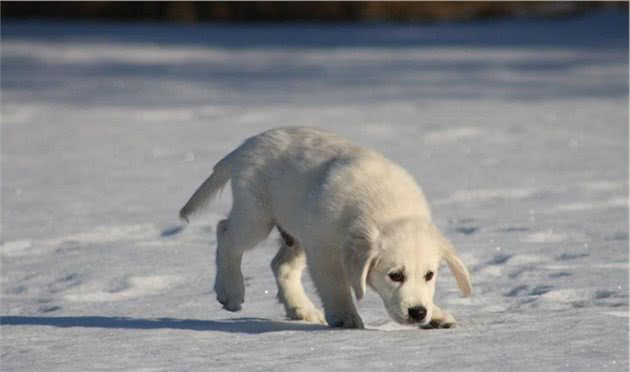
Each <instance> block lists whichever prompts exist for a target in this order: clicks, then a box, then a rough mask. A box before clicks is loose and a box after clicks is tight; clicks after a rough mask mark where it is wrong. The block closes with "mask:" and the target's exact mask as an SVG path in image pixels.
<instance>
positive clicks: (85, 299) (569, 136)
mask: <svg viewBox="0 0 630 372" xmlns="http://www.w3.org/2000/svg"><path fill="white" fill-rule="evenodd" d="M627 30H628V18H627V15H625V14H622V13H604V14H596V15H590V16H586V17H582V18H569V19H558V20H517V21H515V20H507V21H496V22H480V23H469V24H458V25H448V24H446V25H428V26H413V25H405V26H387V25H371V26H350V25H345V26H336V25H329V26H314V25H309V26H295V25H284V26H262V25H259V26H234V25H225V26H216V25H215V26H207V25H206V26H183V25H179V26H177V25H151V24H145V25H124V24H88V23H86V24H81V23H78V24H69V23H38V22H19V23H16V22H4V23H3V24H2V50H1V51H2V58H1V63H2V69H1V72H2V86H1V87H2V111H1V114H2V132H1V134H2V150H1V155H2V158H1V161H2V189H1V191H2V205H1V207H2V240H1V243H0V257H1V260H2V261H1V262H2V267H1V282H0V284H1V306H0V315H1V318H0V323H1V326H0V331H1V336H2V340H1V346H2V350H1V359H0V363H1V366H0V368H1V369H2V370H3V371H10V370H19V371H24V370H46V371H48V370H63V371H68V370H76V371H83V370H95V369H117V370H120V369H125V370H126V369H133V370H147V371H148V370H169V371H170V370H226V371H228V370H229V371H234V370H264V371H267V370H271V369H274V370H281V371H282V370H284V371H309V370H363V369H383V370H409V371H412V370H413V371H416V370H443V369H446V370H457V371H460V370H567V371H573V370H602V369H606V368H607V369H609V370H619V371H627V370H628V269H629V267H628V107H627V104H628V36H627V35H628V34H627V32H628V31H627ZM290 125H307V126H315V127H321V128H326V129H329V130H333V131H335V132H338V133H339V134H342V135H344V136H347V137H349V138H351V139H353V140H354V141H355V142H357V143H360V144H363V145H366V146H370V147H372V148H374V149H377V150H380V151H381V152H383V153H385V154H386V155H387V156H388V157H390V158H392V159H394V160H395V161H397V162H399V163H401V164H402V165H403V166H405V167H406V168H407V169H409V170H410V172H411V173H412V174H413V175H414V176H415V177H416V178H417V179H418V180H419V182H420V184H421V185H422V186H423V187H424V189H425V191H426V193H427V195H428V197H429V201H430V202H431V204H432V206H433V211H434V215H435V218H436V223H437V224H438V225H439V226H440V227H441V228H442V229H443V230H444V231H445V233H446V234H447V236H448V237H449V238H450V239H451V240H452V241H453V242H454V244H455V245H456V246H457V248H458V249H459V251H460V252H461V255H462V257H463V259H464V261H465V262H466V263H467V264H468V265H469V268H470V271H471V275H472V280H473V285H474V295H473V297H472V298H471V299H463V298H461V297H460V295H459V294H458V292H457V288H456V286H455V284H454V280H453V279H452V277H451V276H450V275H449V274H446V273H447V270H446V269H443V270H444V273H445V274H444V275H441V276H440V281H439V282H438V291H437V295H436V302H437V303H438V304H440V305H441V306H442V307H443V308H446V309H448V310H450V311H451V312H452V313H453V314H454V315H455V317H456V318H457V319H458V321H459V324H458V327H457V328H455V329H449V330H432V331H424V330H417V329H410V328H404V327H401V326H397V325H395V324H393V323H392V322H391V321H390V320H389V319H388V317H387V315H386V313H385V310H384V309H383V306H382V304H381V303H380V300H379V299H378V298H377V297H376V295H374V294H373V293H371V294H370V295H368V296H367V298H365V299H364V300H363V301H361V303H360V304H359V308H360V311H361V313H362V315H363V317H364V320H365V321H366V322H367V324H368V328H369V329H368V330H365V331H351V330H333V329H329V328H326V327H322V326H316V325H310V324H305V323H299V322H289V321H286V320H285V319H284V313H283V309H282V307H281V306H280V305H279V304H277V302H276V300H275V285H274V280H273V277H272V275H271V272H270V270H269V266H268V264H269V261H270V259H271V257H272V256H273V254H274V247H275V246H276V243H275V235H274V236H272V237H270V239H269V240H268V241H267V242H266V243H264V244H261V246H260V247H258V248H257V249H256V250H254V251H252V252H251V253H250V254H249V255H247V256H246V258H245V262H244V273H245V276H246V302H245V304H244V308H243V310H242V312H240V313H228V312H226V311H224V310H221V306H220V305H219V304H218V303H217V302H215V300H214V293H213V291H212V285H213V277H214V248H215V243H216V242H215V237H214V232H213V231H214V225H215V223H216V221H217V220H218V219H219V218H221V217H222V216H224V215H225V214H226V212H227V211H228V209H229V203H230V195H229V192H226V193H224V195H223V197H222V198H221V199H220V200H217V201H216V202H215V203H214V204H213V205H212V207H211V208H210V209H209V213H208V214H207V215H206V216H204V217H202V218H199V219H198V220H197V221H196V223H193V224H192V225H189V226H187V227H181V226H182V225H181V224H180V223H179V221H178V219H177V212H178V209H179V207H180V206H181V205H182V204H183V203H184V202H185V201H186V199H187V198H188V197H189V196H190V194H191V193H192V191H193V190H194V189H195V188H196V187H197V186H198V185H199V184H200V183H201V181H202V180H203V179H205V177H206V176H207V175H208V174H209V172H210V169H211V167H212V165H213V163H214V162H215V161H216V160H218V159H219V158H220V157H221V156H222V155H224V154H225V153H226V152H228V151H230V150H231V149H233V148H234V147H235V146H236V145H238V144H239V143H240V142H241V141H242V140H243V139H244V138H245V137H246V136H249V135H252V134H255V133H257V132H260V131H262V130H264V129H267V128H271V127H277V126H290ZM308 289H309V291H310V292H311V293H313V292H312V286H311V285H308ZM313 298H315V297H314V294H313Z"/></svg>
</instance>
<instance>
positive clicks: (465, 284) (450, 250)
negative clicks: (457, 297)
mask: <svg viewBox="0 0 630 372" xmlns="http://www.w3.org/2000/svg"><path fill="white" fill-rule="evenodd" d="M432 230H433V231H434V234H435V236H436V237H437V239H438V241H439V244H440V246H441V248H442V254H443V257H444V259H445V260H446V263H447V264H448V268H449V270H451V273H453V275H454V276H455V280H456V281H457V286H458V287H459V290H460V291H462V294H463V295H464V297H469V296H470V295H471V294H472V284H471V283H470V275H469V274H468V269H466V265H464V263H463V262H462V260H461V259H460V258H459V256H457V252H456V251H455V248H454V247H453V245H452V244H451V242H449V241H448V239H446V238H445V237H444V236H443V235H442V233H440V231H439V230H438V229H437V228H436V227H435V226H432Z"/></svg>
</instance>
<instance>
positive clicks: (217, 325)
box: [0, 316, 331, 334]
mask: <svg viewBox="0 0 630 372" xmlns="http://www.w3.org/2000/svg"><path fill="white" fill-rule="evenodd" d="M0 325H1V326H49V327H58V328H74V327H80V328H104V329H177V330H188V331H210V332H212V331H214V332H228V333H249V334H260V333H268V332H280V331H322V330H330V329H331V328H329V327H327V326H324V325H320V324H307V323H300V322H289V321H286V322H283V321H273V320H269V319H263V318H236V319H225V320H198V319H175V318H154V319H142V318H129V317H108V316H65V317H38V316H2V317H0Z"/></svg>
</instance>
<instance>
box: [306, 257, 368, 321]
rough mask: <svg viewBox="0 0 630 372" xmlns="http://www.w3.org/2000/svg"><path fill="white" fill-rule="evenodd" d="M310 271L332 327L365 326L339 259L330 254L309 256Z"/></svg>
mask: <svg viewBox="0 0 630 372" xmlns="http://www.w3.org/2000/svg"><path fill="white" fill-rule="evenodd" d="M308 266H309V271H310V274H311V278H312V279H313V283H314V284H315V287H316V288H317V292H318V293H319V296H320V298H321V300H322V304H323V305H324V315H325V318H326V322H327V323H328V325H330V326H331V327H339V328H364V325H363V321H362V320H361V317H360V316H359V314H358V312H357V309H356V307H355V306H354V301H353V300H352V290H351V288H350V285H349V284H348V283H347V282H346V280H345V276H344V273H343V268H342V266H341V263H340V262H339V261H337V262H335V260H331V257H330V256H328V257H327V256H325V255H321V256H315V257H309V261H308Z"/></svg>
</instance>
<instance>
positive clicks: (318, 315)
mask: <svg viewBox="0 0 630 372" xmlns="http://www.w3.org/2000/svg"><path fill="white" fill-rule="evenodd" d="M287 317H288V318H289V319H291V320H303V321H305V322H309V323H317V324H326V319H325V318H324V314H323V313H322V312H321V311H319V310H318V309H316V308H314V307H313V308H303V307H293V308H291V309H288V310H287Z"/></svg>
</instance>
